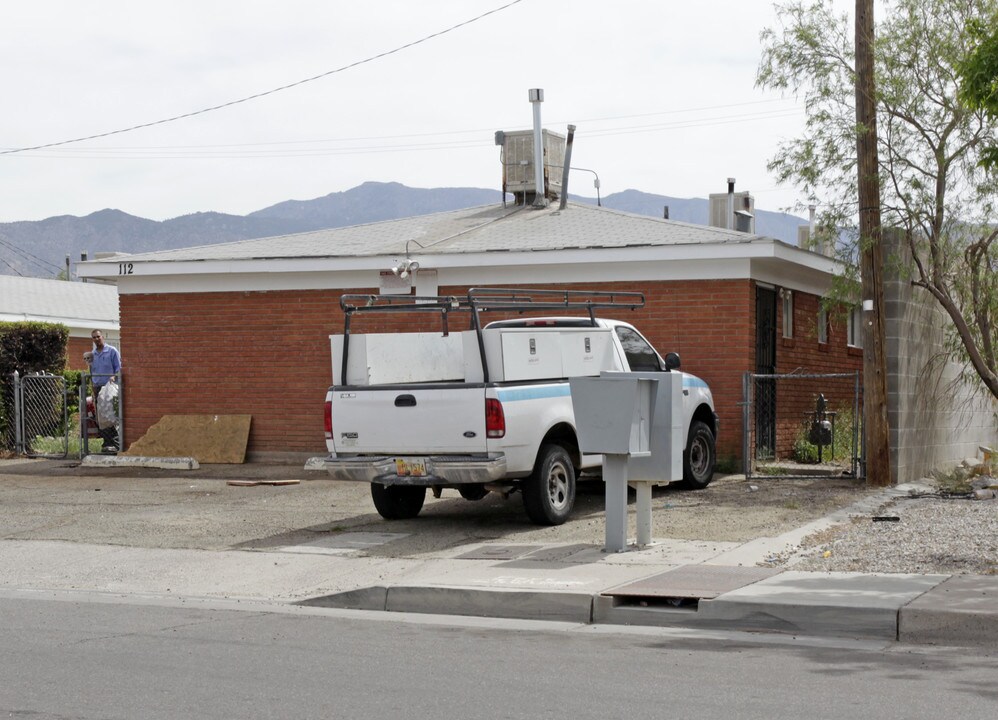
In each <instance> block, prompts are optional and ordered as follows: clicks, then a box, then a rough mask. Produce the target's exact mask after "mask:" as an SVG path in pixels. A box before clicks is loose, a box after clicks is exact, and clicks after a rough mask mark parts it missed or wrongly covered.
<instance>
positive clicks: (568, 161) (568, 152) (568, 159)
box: [558, 125, 575, 210]
mask: <svg viewBox="0 0 998 720" xmlns="http://www.w3.org/2000/svg"><path fill="white" fill-rule="evenodd" d="M574 140H575V126H574V125H569V126H568V139H566V140H565V169H564V170H563V171H562V173H561V202H559V203H558V209H559V210H564V209H565V206H566V205H568V171H569V170H570V169H571V168H572V142H573V141H574Z"/></svg>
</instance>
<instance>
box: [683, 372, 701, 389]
mask: <svg viewBox="0 0 998 720" xmlns="http://www.w3.org/2000/svg"><path fill="white" fill-rule="evenodd" d="M683 387H684V388H690V387H698V388H705V387H707V383H705V382H704V381H703V380H701V379H700V378H698V377H695V376H693V375H685V376H683Z"/></svg>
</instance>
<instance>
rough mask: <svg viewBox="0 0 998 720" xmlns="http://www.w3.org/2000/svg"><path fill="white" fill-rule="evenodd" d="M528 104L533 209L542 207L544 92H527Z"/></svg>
mask: <svg viewBox="0 0 998 720" xmlns="http://www.w3.org/2000/svg"><path fill="white" fill-rule="evenodd" d="M528 96H529V97H530V104H531V105H533V107H534V185H535V188H534V207H544V206H545V205H546V204H547V203H546V202H545V201H544V196H545V188H544V144H543V140H542V138H541V103H542V102H544V90H542V89H541V88H533V89H531V90H529V91H528Z"/></svg>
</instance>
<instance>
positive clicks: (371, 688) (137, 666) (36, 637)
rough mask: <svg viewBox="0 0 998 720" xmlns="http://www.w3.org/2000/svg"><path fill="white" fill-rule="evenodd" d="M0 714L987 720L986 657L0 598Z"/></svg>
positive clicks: (424, 619)
mask: <svg viewBox="0 0 998 720" xmlns="http://www.w3.org/2000/svg"><path fill="white" fill-rule="evenodd" d="M0 614H2V617H3V618H4V622H3V623H2V624H0V647H2V648H3V652H2V653H0V677H3V679H4V680H3V682H2V683H0V714H3V715H6V716H9V717H31V718H70V717H71V718H79V719H80V720H90V719H97V718H100V719H107V718H137V717H141V718H145V719H146V720H156V719H157V718H170V719H173V718H179V717H197V718H205V719H206V720H215V719H216V718H217V719H221V718H241V719H243V720H251V719H254V718H292V717H293V718H366V719H367V720H397V719H398V718H426V717H433V718H440V719H442V720H450V719H452V718H453V719H454V720H458V719H460V720H466V719H467V718H471V717H481V718H507V719H513V720H519V719H521V718H522V719H523V720H536V719H537V718H561V717H564V718H573V719H582V718H600V719H601V720H602V719H603V718H608V717H663V716H666V715H668V716H678V717H692V718H697V717H717V718H724V717H737V718H739V719H741V720H784V719H786V720H790V719H791V718H792V719H793V720H798V719H799V718H805V717H806V718H811V719H814V720H823V719H825V718H828V719H832V718H834V719H836V720H839V719H841V718H850V717H862V718H865V719H866V720H886V719H887V718H897V717H904V718H908V719H910V720H918V719H920V718H925V719H927V720H928V719H931V720H938V718H946V717H959V718H967V719H974V718H990V717H993V714H994V707H995V701H996V700H998V689H996V687H995V684H994V677H995V673H996V671H998V660H996V659H994V658H982V657H976V656H971V655H967V654H964V653H952V652H939V651H924V650H923V651H919V652H911V651H897V650H895V651H884V650H882V649H879V648H876V649H874V648H871V647H868V646H865V645H864V644H862V643H847V642H842V643H838V644H836V645H824V646H823V645H821V644H818V643H812V642H808V641H806V640H805V641H798V642H797V643H796V644H790V643H788V642H787V641H786V639H784V640H783V643H782V644H779V645H769V644H767V643H766V642H765V638H758V637H753V636H749V635H738V634H721V635H716V636H714V637H708V636H704V637H698V636H697V635H696V634H679V633H676V632H674V631H670V630H664V629H655V628H641V629H635V628H595V627H593V626H579V625H574V624H565V623H538V622H529V621H528V622H513V621H500V620H478V619H469V620H465V621H462V620H460V619H456V618H441V617H432V616H388V615H386V614H384V613H380V614H369V613H344V612H343V611H331V610H321V609H316V608H291V607H267V606H265V605H250V606H248V607H245V608H243V609H239V608H238V607H237V606H236V605H235V604H234V603H228V604H226V603H205V602H193V601H192V602H183V601H179V600H178V601H175V602H172V603H164V602H163V601H156V600H149V599H147V598H142V597H136V596H127V595H122V596H118V597H114V598H111V597H106V596H105V597H102V598H99V599H97V598H93V597H88V596H87V595H86V594H81V593H47V594H38V593H34V594H25V593H11V592H0Z"/></svg>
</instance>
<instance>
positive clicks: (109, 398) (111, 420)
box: [97, 380, 118, 430]
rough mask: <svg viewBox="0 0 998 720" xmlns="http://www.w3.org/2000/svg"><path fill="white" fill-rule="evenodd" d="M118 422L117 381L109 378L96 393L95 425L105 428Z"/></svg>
mask: <svg viewBox="0 0 998 720" xmlns="http://www.w3.org/2000/svg"><path fill="white" fill-rule="evenodd" d="M117 424H118V383H116V382H115V381H114V380H111V381H109V382H108V383H107V385H105V386H104V387H102V388H101V389H100V393H99V394H98V395H97V427H99V428H100V429H101V430H106V429H107V428H109V427H113V426H115V425H117Z"/></svg>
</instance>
